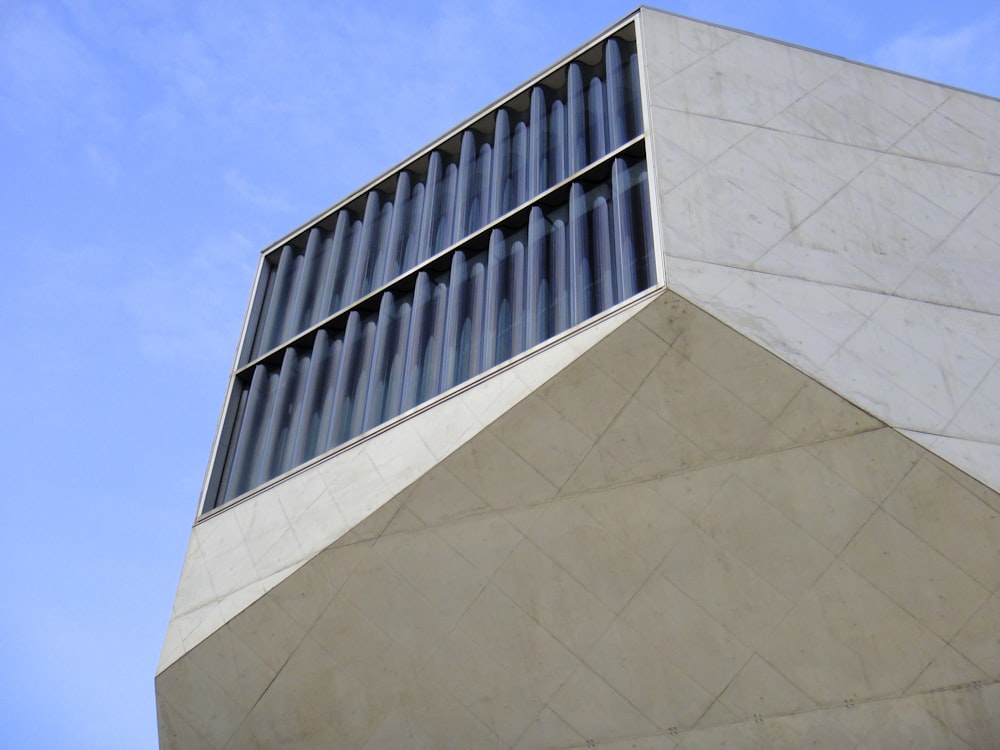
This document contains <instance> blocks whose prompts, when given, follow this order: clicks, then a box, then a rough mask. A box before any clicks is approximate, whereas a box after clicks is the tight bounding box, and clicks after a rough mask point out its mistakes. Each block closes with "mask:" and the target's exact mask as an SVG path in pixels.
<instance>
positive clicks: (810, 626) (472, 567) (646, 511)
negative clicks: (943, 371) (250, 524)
mask: <svg viewBox="0 0 1000 750" xmlns="http://www.w3.org/2000/svg"><path fill="white" fill-rule="evenodd" d="M998 511H1000V496H998V495H997V494H996V493H995V492H993V491H992V490H990V489H989V488H987V487H986V486H984V485H983V484H981V483H979V482H977V481H975V480H974V479H971V478H970V477H969V476H967V475H966V474H964V473H962V472H961V471H958V470H956V469H955V468H953V467H952V466H951V465H949V464H947V463H946V462H944V461H942V460H941V459H940V458H938V457H937V456H935V455H934V454H932V453H930V452H929V451H928V450H926V449H925V448H923V447H921V446H919V445H918V444H916V443H914V442H913V441H911V440H909V439H907V438H906V437H904V436H902V435H900V434H899V433H898V432H897V431H896V430H893V429H891V428H888V427H886V426H885V424H884V423H883V422H880V421H879V420H877V419H875V418H873V417H871V416H870V415H868V414H867V413H865V412H863V411H861V410H860V409H858V408H856V407H855V406H853V405H851V404H850V403H848V402H847V401H845V400H844V399H842V398H840V397H839V396H837V395H835V394H834V393H833V392H831V391H830V390H829V389H827V388H826V387H824V386H822V385H820V384H818V383H817V382H816V381H815V380H814V379H812V378H810V377H808V376H806V375H803V374H802V373H801V372H799V371H798V370H796V369H794V368H793V367H791V366H790V365H788V364H786V363H784V362H782V361H781V360H780V359H778V358H777V357H775V356H773V355H772V354H770V353H769V352H767V351H766V350H765V349H763V348H762V347H760V346H758V345H757V344H754V343H752V342H751V341H749V340H748V339H747V338H746V337H744V336H742V335H741V334H739V333H737V332H735V331H733V330H732V329H731V328H730V327H728V326H726V325H724V324H722V323H720V322H719V321H718V320H716V319H715V318H713V317H712V316H710V315H708V314H706V313H705V312H703V311H701V310H699V309H698V308H697V307H695V306H694V305H692V304H690V303H688V302H686V301H684V300H682V299H681V298H679V297H677V296H676V295H674V294H673V293H670V292H665V293H663V294H662V295H661V296H660V297H659V298H658V299H657V300H656V301H655V302H654V303H652V304H651V305H649V306H647V307H646V308H645V309H644V310H642V311H641V312H639V313H638V314H636V315H635V316H633V317H632V318H631V319H630V320H628V321H627V322H626V323H625V324H623V325H622V326H620V327H619V328H618V329H617V330H615V331H614V332H612V333H611V334H609V335H608V336H607V337H606V338H604V339H603V340H602V341H601V342H600V343H598V344H597V345H596V346H594V347H593V348H592V349H591V350H589V351H587V352H586V353H585V354H583V355H582V356H581V357H580V358H579V359H577V360H576V361H575V362H574V363H572V364H571V365H570V366H569V367H567V368H566V369H564V370H563V371H562V372H560V373H559V374H558V375H556V376H555V377H554V378H552V379H551V380H550V381H549V382H547V383H546V384H544V385H543V386H541V387H540V388H538V389H537V390H536V391H535V392H534V393H533V394H532V395H530V396H528V397H527V398H526V399H524V400H523V401H522V402H521V403H520V404H518V405H517V406H516V407H514V408H513V409H512V410H510V411H509V412H507V413H506V414H505V415H503V416H502V417H500V418H499V419H497V420H496V421H494V422H493V423H491V424H490V425H489V426H488V427H487V428H486V429H485V430H483V431H482V432H481V433H479V434H478V435H477V436H475V437H474V438H472V439H471V440H470V441H469V442H468V443H466V444H465V445H464V446H463V447H462V448H460V449H459V450H457V451H456V452H455V453H453V454H452V455H450V456H449V457H448V458H446V459H444V460H443V461H442V462H441V463H439V464H438V465H436V466H434V467H433V468H431V469H430V470H428V471H427V472H426V473H424V474H423V475H422V476H421V477H420V478H419V479H417V480H416V481H415V482H413V483H412V484H411V485H410V486H409V487H407V488H406V489H405V490H403V491H402V492H400V493H399V494H398V495H397V496H396V497H394V498H393V499H392V500H391V501H390V502H388V503H387V504H385V505H384V506H382V507H381V509H379V510H378V511H377V512H375V513H374V514H373V515H371V516H370V517H369V518H367V519H366V520H365V521H364V522H362V523H360V524H358V525H356V526H355V527H354V528H353V529H351V531H350V532H349V533H348V534H347V535H346V536H344V537H343V538H342V539H340V541H338V542H336V543H335V544H333V545H332V546H330V547H329V548H327V549H326V550H325V551H323V552H321V553H320V554H319V555H317V556H315V557H314V558H313V559H312V560H310V561H309V562H307V563H306V564H304V565H303V566H301V567H300V568H299V569H298V570H297V571H295V572H294V573H293V574H291V575H290V576H289V577H287V578H285V580H283V581H282V582H281V583H279V584H277V585H275V586H274V587H273V588H271V589H270V590H269V591H268V592H267V593H266V594H265V595H263V596H262V597H261V598H260V599H259V600H258V601H256V602H255V603H253V604H252V605H250V606H249V607H248V608H246V609H245V610H244V611H243V612H242V613H240V614H238V615H237V616H235V617H234V618H232V619H231V620H230V621H229V622H228V623H226V624H225V625H223V626H222V627H220V628H219V629H218V630H217V631H216V632H215V633H213V634H212V635H210V636H208V637H207V638H205V639H204V640H203V641H202V642H201V643H200V644H199V645H197V646H196V647H194V648H193V649H192V650H190V651H189V652H188V653H187V654H186V655H184V656H183V657H181V658H179V659H178V660H177V661H175V662H174V663H173V664H172V665H171V666H169V667H168V668H166V669H165V670H164V671H163V672H162V673H161V674H160V675H159V677H158V678H157V693H158V707H159V715H160V723H161V739H162V743H163V747H165V748H195V747H197V748H201V747H218V748H232V749H234V750H235V749H236V748H240V749H242V748H278V747H282V748H320V747H322V748H329V747H345V748H346V747H350V748H368V749H369V750H374V749H375V748H399V747H416V748H449V747H454V748H469V747H476V748H486V747H496V748H582V747H604V748H612V747H614V748H624V747H634V748H654V747H655V748H671V747H678V748H700V747H713V748H715V747H722V746H725V747H729V746H732V747H760V748H765V747H767V748H771V747H802V746H806V745H808V746H811V747H821V748H824V747H825V748H845V747H850V748H867V747H872V748H874V747H915V748H941V747H954V748H966V747H973V748H989V747H995V746H996V743H995V740H996V738H997V737H1000V711H998V710H997V706H998V705H1000V682H998V679H1000V660H998V658H997V654H998V653H1000V641H998V635H997V634H998V633H1000V597H998V588H1000V512H998Z"/></svg>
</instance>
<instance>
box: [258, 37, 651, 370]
mask: <svg viewBox="0 0 1000 750" xmlns="http://www.w3.org/2000/svg"><path fill="white" fill-rule="evenodd" d="M596 52H597V53H598V56H596V59H592V60H590V61H589V62H585V61H577V62H572V63H570V64H569V65H567V66H566V67H565V68H564V69H561V70H559V71H558V72H557V73H554V74H553V75H551V76H549V77H548V78H546V79H545V80H543V81H542V82H540V83H538V84H537V85H535V86H533V87H531V88H530V89H529V90H528V91H525V92H523V93H522V94H521V95H520V96H518V97H517V98H515V99H514V100H513V101H511V102H508V103H506V104H505V105H504V106H502V107H500V108H499V109H497V110H495V111H494V112H491V113H490V114H489V115H487V116H486V117H484V118H483V119H481V120H480V121H479V122H477V123H475V124H474V125H472V126H471V127H469V128H468V129H466V130H465V131H463V132H461V133H459V134H457V135H455V136H454V137H452V138H451V139H449V140H448V141H446V142H445V143H444V144H442V145H440V146H439V147H438V148H436V149H434V150H433V151H431V152H430V153H429V154H426V155H424V156H423V157H421V158H420V159H419V160H418V161H417V162H415V163H413V164H410V165H408V166H407V168H406V169H404V170H402V171H400V172H398V173H396V174H394V175H392V176H391V177H389V178H388V179H386V180H385V181H383V183H382V184H380V185H378V186H376V187H375V188H374V189H372V190H370V191H368V193H367V194H365V195H362V196H359V197H358V198H356V199H355V200H354V201H353V202H352V203H351V204H349V205H348V206H346V207H345V208H342V209H341V210H340V211H338V212H336V213H335V214H333V215H331V216H328V217H326V218H325V219H324V220H323V221H322V222H320V224H318V225H317V226H314V227H312V228H311V229H310V230H309V231H308V232H305V233H303V235H300V237H298V238H296V239H295V240H293V241H292V242H290V243H288V244H286V245H284V246H283V247H281V248H280V249H277V250H276V251H274V252H272V253H270V254H269V255H268V256H267V258H266V264H265V267H264V271H265V278H264V279H263V286H264V289H263V294H262V299H261V304H260V306H259V308H258V309H259V314H258V315H257V319H256V321H254V322H253V327H254V330H253V334H252V340H251V341H250V342H249V348H248V350H247V351H246V352H245V354H244V356H243V357H242V359H241V361H242V362H248V361H250V360H252V359H255V358H257V357H259V356H261V355H262V354H264V353H266V352H268V351H271V350H273V349H274V348H275V347H277V346H280V345H281V344H282V343H283V342H285V341H288V340H289V339H291V338H293V337H294V336H295V335H297V334H298V333H300V332H302V331H304V330H306V329H308V328H309V327H311V326H313V325H315V324H316V323H318V322H319V321H321V320H324V319H325V318H327V317H329V316H330V315H332V314H334V313H335V312H337V311H339V310H341V309H343V308H346V307H349V306H350V305H351V304H352V303H354V302H355V301H356V300H358V299H360V298H361V297H363V296H365V295H367V294H369V293H370V292H372V291H374V290H375V289H378V288H379V287H381V286H383V285H384V284H386V283H388V282H389V281H391V280H392V279H394V278H396V277H397V276H399V275H400V274H402V273H405V272H407V271H409V270H410V269H412V268H414V267H416V266H417V265H419V264H420V263H421V262H423V261H424V260H426V259H428V258H430V257H432V256H433V255H435V254H437V253H438V252H440V251H441V250H443V249H445V248H447V247H449V246H451V245H453V244H454V243H456V242H459V241H460V240H461V239H462V238H463V237H465V236H467V235H469V234H471V233H473V232H475V231H476V230H478V229H480V228H482V227H484V226H486V225H487V224H489V223H490V222H492V221H494V220H495V219H497V218H499V217H500V216H503V215H504V214H506V213H508V212H509V211H511V210H513V209H514V208H516V207H517V206H520V205H523V204H524V203H526V202H528V201H530V200H531V199H533V198H534V197H535V196H537V195H538V194H539V193H541V192H542V191H544V190H546V189H548V188H549V187H551V186H553V185H556V184H558V183H559V182H562V181H563V180H564V179H566V178H568V177H570V176H571V175H573V174H575V173H577V172H579V171H580V170H582V169H584V168H585V167H587V165H589V164H591V163H593V162H595V161H597V160H599V159H600V158H601V157H603V156H604V155H605V154H607V153H609V152H610V151H613V150H614V149H616V148H618V147H619V146H621V145H623V144H624V143H626V142H628V141H629V140H631V139H632V138H634V137H635V136H637V135H639V134H640V133H641V132H642V113H641V108H640V103H639V102H640V97H639V83H638V82H639V71H638V62H637V57H636V50H635V45H634V43H632V42H630V41H628V40H626V39H622V38H612V39H609V40H607V41H606V42H605V43H604V45H603V46H602V47H600V48H598V49H597V50H596ZM592 56H593V53H592Z"/></svg>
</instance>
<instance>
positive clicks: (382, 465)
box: [157, 299, 643, 672]
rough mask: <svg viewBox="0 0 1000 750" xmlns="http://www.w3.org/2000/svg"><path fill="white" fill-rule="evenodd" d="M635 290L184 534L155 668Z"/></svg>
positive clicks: (423, 466) (567, 353) (605, 325)
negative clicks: (569, 331) (568, 331)
mask: <svg viewBox="0 0 1000 750" xmlns="http://www.w3.org/2000/svg"><path fill="white" fill-rule="evenodd" d="M642 304H643V301H642V299H640V300H638V301H637V302H635V303H633V304H631V305H628V306H625V307H624V308H623V309H621V310H619V311H617V313H615V314H612V315H611V316H610V317H605V318H603V319H597V320H596V321H591V322H590V323H589V324H587V325H585V326H584V327H583V328H581V329H580V330H578V331H576V332H575V333H574V334H573V335H571V336H570V337H568V338H564V339H561V340H559V341H558V342H557V343H554V344H549V345H542V346H540V347H539V348H538V349H537V350H536V351H535V352H534V353H533V354H531V355H529V356H528V357H527V358H524V359H521V360H520V361H518V362H516V363H514V364H509V365H507V366H505V367H501V368H499V370H498V372H496V373H495V374H494V375H493V376H492V377H490V378H488V379H487V380H484V381H479V382H477V383H476V384H475V385H474V386H471V387H469V386H460V387H459V388H457V389H455V391H454V392H453V393H452V394H451V395H450V396H449V397H448V398H446V399H445V400H444V401H442V402H438V403H436V404H434V405H433V407H431V408H430V409H427V408H418V409H417V410H416V413H415V414H413V415H412V416H411V417H410V418H409V419H406V420H405V421H403V422H401V423H397V424H395V425H394V426H393V427H392V428H391V429H384V430H382V431H381V432H378V433H377V434H375V435H373V436H369V437H368V438H367V439H362V440H359V441H357V442H356V443H355V444H353V445H351V446H349V447H348V448H346V449H344V450H341V451H339V452H337V453H336V454H334V455H331V456H329V457H327V458H325V459H320V460H318V461H315V462H313V463H311V464H309V465H308V466H307V467H306V468H305V469H303V470H298V471H296V472H293V473H292V474H291V475H289V476H288V477H286V478H285V479H283V480H281V481H278V482H276V483H274V484H271V485H269V486H267V487H265V488H264V489H263V490H261V491H260V492H257V493H256V494H254V495H253V496H252V497H249V498H247V499H246V500H244V501H241V502H239V503H237V504H234V505H233V506H232V507H229V508H227V509H225V510H224V511H222V512H220V513H217V514H216V515H214V516H212V517H210V518H208V519H205V520H204V521H202V522H201V523H199V524H198V525H197V526H195V528H194V531H193V532H192V534H191V540H190V542H189V544H188V552H187V556H186V558H185V560H184V568H183V570H182V572H181V580H180V583H179V584H178V587H177V596H176V598H175V600H174V608H173V612H172V615H171V619H170V623H169V625H168V628H167V635H166V638H165V641H164V645H163V650H162V653H161V655H160V664H159V668H158V669H157V671H158V672H160V671H162V670H163V669H165V668H166V667H167V666H169V665H170V664H172V663H173V662H174V661H175V660H176V659H178V658H179V657H180V656H182V655H183V654H184V653H185V652H187V651H188V650H190V649H191V648H193V647H194V646H196V645H197V644H198V643H200V642H201V641H202V640H203V639H204V638H206V637H207V636H209V635H210V634H211V633H213V632H215V631H216V630H217V629H218V628H219V627H221V626H222V624H223V623H225V622H226V621H228V620H229V619H230V618H232V617H233V616H234V615H236V614H237V613H238V612H240V611H242V610H243V609H244V608H246V607H247V606H249V605H250V604H251V603H252V602H254V601H256V600H257V599H258V598H259V597H261V596H262V595H263V594H264V593H265V592H267V591H268V590H269V589H271V588H272V587H273V586H275V585H276V584H277V583H279V582H280V581H282V580H283V579H284V578H286V577H287V576H289V575H290V574H291V573H292V572H294V571H295V570H296V569H297V568H298V567H299V566H300V565H302V564H303V563H304V562H306V561H307V560H309V559H311V558H312V557H313V556H314V555H316V553H318V552H319V551H321V550H322V549H324V548H325V547H327V546H328V545H329V544H331V543H332V542H333V541H335V540H337V539H339V538H340V537H341V536H343V535H344V534H346V533H347V532H348V531H349V530H350V529H351V528H353V527H354V526H355V525H356V524H358V523H359V522H361V521H362V520H363V519H364V518H366V517H367V516H369V515H370V514H371V513H372V512H373V511H375V510H376V509H377V508H379V507H380V506H382V504H383V503H385V502H387V501H388V500H390V499H391V498H392V497H393V496H394V495H395V494H396V493H398V492H399V491H400V490H402V489H403V488H405V487H406V486H407V485H409V484H410V483H411V482H413V480H414V479H416V478H417V477H419V476H421V475H422V474H423V473H424V472H426V471H427V470H428V469H429V468H431V467H432V466H434V465H435V464H436V463H438V462H439V461H440V460H441V459H443V458H444V457H445V456H447V455H448V454H449V453H451V452H452V451H454V450H455V449H456V448H458V447H459V446H460V445H462V444H463V443H464V442H465V441H467V440H468V439H469V438H471V437H472V436H473V435H475V434H477V433H478V432H479V431H480V430H482V429H483V428H484V427H485V426H486V425H487V424H489V423H490V422H492V421H493V420H494V419H496V418H497V417H498V416H499V415H500V414H503V413H504V412H505V411H506V410H507V409H509V408H510V407H511V406H513V405H514V404H516V403H517V402H518V401H520V400H521V399H523V398H524V397H525V396H526V395H527V394H530V393H531V392H533V391H534V390H535V389H536V388H538V387H539V386H540V385H541V384H542V383H544V382H545V381H546V380H548V379H549V378H550V377H551V375H552V373H554V372H558V371H559V370H560V369H561V368H562V367H564V366H565V365H566V364H568V363H569V362H572V361H573V360H574V359H576V358H577V357H578V356H579V355H580V353H581V352H583V351H586V350H587V349H588V348H589V347H591V346H592V345H593V344H594V343H595V342H597V341H599V340H600V339H601V338H602V337H603V336H605V335H607V334H608V333H609V332H610V331H612V330H614V329H615V327H617V326H619V325H621V324H622V322H624V321H625V320H626V319H627V317H628V315H630V314H633V313H634V311H635V310H636V309H640V308H641V306H642Z"/></svg>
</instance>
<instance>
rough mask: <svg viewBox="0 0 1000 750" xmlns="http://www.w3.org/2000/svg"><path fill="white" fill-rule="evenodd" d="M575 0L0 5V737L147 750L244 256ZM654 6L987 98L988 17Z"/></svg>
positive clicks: (568, 30)
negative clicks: (1, 174) (0, 363)
mask: <svg viewBox="0 0 1000 750" xmlns="http://www.w3.org/2000/svg"><path fill="white" fill-rule="evenodd" d="M633 7H634V6H633V5H632V4H631V3H626V2H617V1H615V0H603V1H601V2H586V1H585V0H552V1H550V2H538V1H537V0H502V1H501V0H481V1H480V2H474V3H473V2H469V3H457V2H455V3H444V2H411V3H395V2H384V1H382V0H369V1H368V2H365V3H358V2H350V3H346V2H325V3H321V2H300V1H298V0H286V2H283V3H281V4H280V6H279V4H278V3H268V2H260V1H259V0H240V1H239V2H236V1H235V0H233V1H230V2H226V1H222V2H216V1H212V0H206V1H204V2H173V1H172V0H134V1H133V2H120V3H119V2H108V1H107V0H93V1H91V0H64V1H62V2H59V1H57V0H43V1H41V2H27V1H26V0H25V1H22V0H0V158H2V164H3V165H4V167H5V173H6V175H7V177H6V179H5V180H3V182H2V184H0V226H2V229H3V238H4V239H3V243H4V244H3V255H2V270H0V330H2V331H3V334H2V336H3V338H2V341H3V343H4V349H5V351H6V355H7V356H6V361H7V365H6V366H5V367H4V368H2V369H0V393H2V394H3V395H2V396H0V424H2V425H3V426H4V441H3V446H4V450H3V451H0V476H2V477H3V485H2V490H0V503H2V506H0V507H2V513H3V518H4V522H3V524H2V527H0V528H2V530H0V563H2V566H3V569H4V570H5V571H6V573H5V576H4V582H3V586H2V600H0V601H2V615H3V616H2V617H0V664H3V668H2V669H0V737H2V738H3V740H2V741H3V744H4V746H5V747H10V748H19V749H24V748H74V749H76V750H84V749H88V748H99V749H100V750H115V749H117V748H123V749H124V748H128V750H142V749H144V748H154V747H155V746H156V718H155V709H154V700H153V675H154V672H155V668H156V663H157V659H158V656H159V650H160V645H161V641H162V638H163V635H164V632H165V628H166V623H167V620H168V617H169V614H170V608H171V604H172V600H173V595H174V589H175V587H176V584H177V580H178V576H179V574H180V566H181V562H182V559H183V555H184V550H185V547H186V544H187V538H188V535H189V533H190V526H191V522H192V519H193V517H194V513H195V507H196V504H197V499H198V493H199V490H200V486H201V482H202V477H203V472H204V467H205V464H206V462H207V459H208V452H209V447H210V443H211V441H212V437H213V433H214V430H215V426H216V420H217V418H218V412H219V409H220V406H221V402H222V397H223V395H224V391H225V387H226V381H227V377H228V374H229V370H230V366H231V364H232V357H233V351H234V349H235V345H236V340H237V336H238V334H239V328H240V325H241V322H242V316H243V311H244V308H245V304H246V297H247V295H248V292H249V289H250V284H251V280H252V275H253V272H254V268H255V265H256V262H257V256H258V252H259V250H260V249H261V248H263V247H264V246H266V245H268V244H269V243H270V242H272V241H273V240H275V239H277V238H278V237H280V236H281V235H283V234H285V233H286V232H287V231H289V230H291V229H292V228H294V227H296V226H298V225H299V224H301V223H302V222H304V221H305V220H307V219H308V218H310V217H311V216H313V215H315V214H316V213H318V212H320V211H321V210H323V209H324V208H326V207H327V206H329V205H330V204H332V203H334V202H336V201H337V200H339V199H340V198H341V197H343V196H345V195H346V194H347V193H348V192H350V191H352V190H353V189H355V188H357V187H358V186H360V185H361V184H362V183H364V182H367V181H368V180H370V179H371V178H373V177H375V176H376V175H378V174H379V173H381V172H383V171H384V170H386V169H387V168H389V167H391V166H392V165H393V164H395V163H396V162H398V161H400V160H401V159H403V158H405V157H406V156H407V155H408V154H410V153H412V152H413V151H415V150H417V149H419V148H420V147H421V146H423V145H424V144H425V143H427V142H428V141H430V140H431V139H433V138H435V137H436V136H437V135H439V134H441V133H442V132H444V131H445V130H447V129H449V128H450V127H451V126H453V125H455V124H457V123H458V122H459V121H461V120H463V119H465V118H466V117H468V116H469V115H471V114H473V113H474V112H476V111H477V110H479V109H480V108H482V107H483V106H485V105H486V104H488V103H490V102H491V101H493V100H494V99H496V98H497V97H499V96H501V95H502V94H503V93H504V92H506V91H507V90H509V89H510V88H512V87H513V86H515V85H517V84H518V83H519V82H520V81H522V80H524V79H525V78H527V77H529V76H530V75H532V74H534V73H535V72H537V71H538V70H540V69H541V68H543V67H545V66H547V65H548V64H549V63H551V62H552V61H553V60H555V59H557V58H558V57H561V56H562V55H564V54H566V53H567V52H569V51H570V50H572V49H573V48H574V47H576V46H577V45H578V44H580V43H581V42H583V41H584V40H586V39H587V38H589V37H590V36H592V35H594V34H596V33H597V32H599V31H601V30H602V29H603V28H605V27H606V26H608V25H610V24H611V23H613V22H614V21H616V20H618V19H619V18H620V17H621V16H623V15H625V14H626V13H627V12H628V11H630V10H631V9H632V8H633ZM902 7H903V4H902V3H898V2H887V1H885V0H867V1H866V2H860V1H859V0H843V1H839V2H834V0H814V1H812V2H805V1H803V2H797V3H788V2H771V1H769V0H759V1H758V2H754V3H747V2H745V0H740V1H737V0H710V1H707V2H696V1H692V2H681V3H675V4H672V5H670V6H668V7H667V9H668V10H672V11H675V12H677V13H681V14H684V15H689V16H692V17H695V18H700V19H704V20H708V21H714V22H717V23H721V24H724V25H728V26H733V27H736V28H741V29H746V30H749V31H753V32H756V33H758V34H761V35H764V36H771V37H776V38H780V39H784V40H787V41H791V42H795V43H797V44H801V45H803V46H807V47H813V48H816V49H821V50H824V51H828V52H833V53H836V54H839V55H843V56H845V57H848V58H852V59H856V60H860V61H864V62H869V63H873V64H877V65H881V66H884V67H889V68H893V69H897V70H902V71H905V72H908V73H911V74H913V75H917V76H921V77H926V78H930V79H932V80H937V81H941V82H945V83H950V84H953V85H956V86H960V87H963V88H968V89H972V90H975V91H981V92H984V93H989V94H992V95H994V96H1000V9H998V8H997V7H996V5H995V2H990V1H986V0H984V1H973V0H968V1H966V0H953V1H952V2H949V3H940V2H925V1H924V0H914V1H913V2H909V3H907V4H905V8H906V10H905V12H904V11H902V10H901V8H902Z"/></svg>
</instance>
